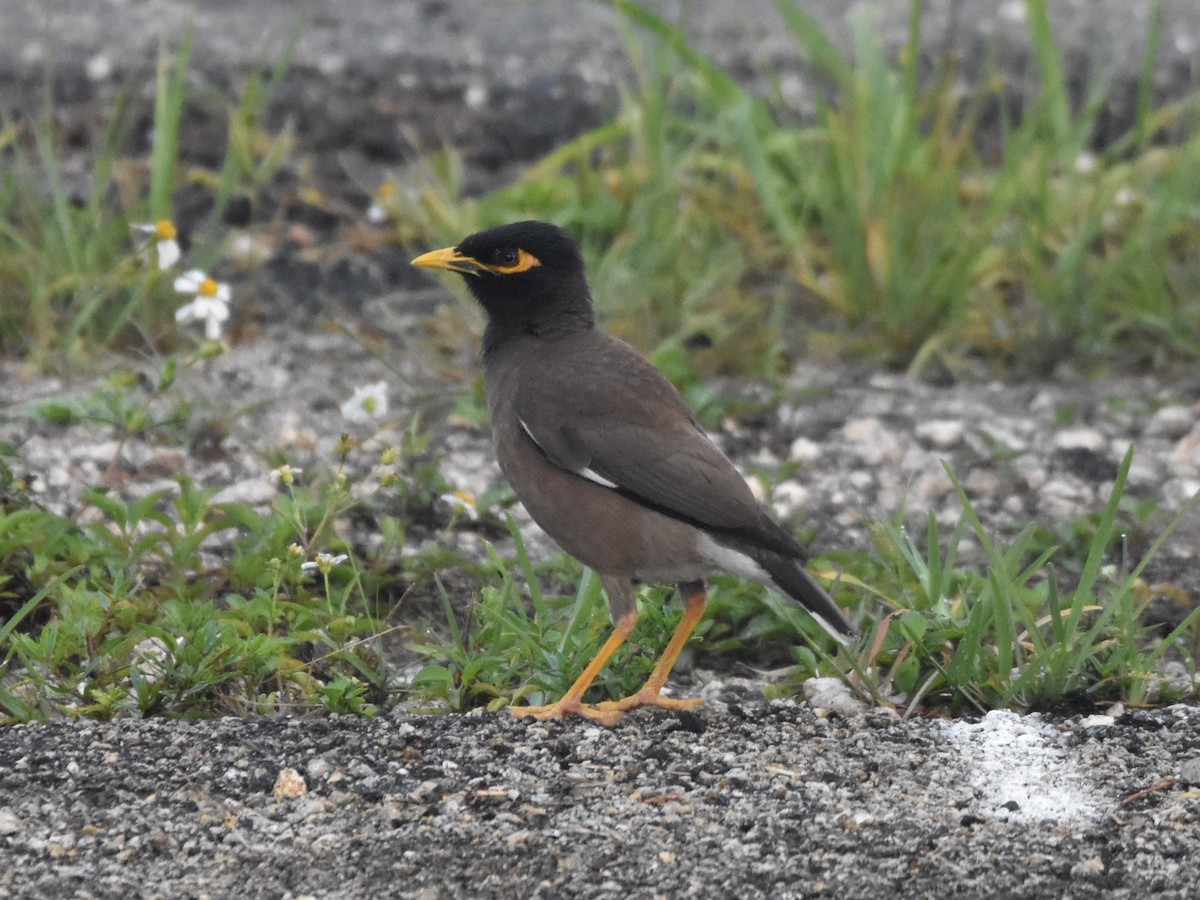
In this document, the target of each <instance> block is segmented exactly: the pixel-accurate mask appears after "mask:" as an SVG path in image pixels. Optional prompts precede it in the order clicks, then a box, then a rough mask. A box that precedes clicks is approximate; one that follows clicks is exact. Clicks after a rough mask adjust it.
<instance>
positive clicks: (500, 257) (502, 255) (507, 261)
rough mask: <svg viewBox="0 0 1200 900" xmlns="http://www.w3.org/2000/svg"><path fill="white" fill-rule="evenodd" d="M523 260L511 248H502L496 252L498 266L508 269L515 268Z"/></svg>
mask: <svg viewBox="0 0 1200 900" xmlns="http://www.w3.org/2000/svg"><path fill="white" fill-rule="evenodd" d="M520 259H521V255H520V254H519V253H518V252H517V251H516V250H514V249H512V248H511V247H502V248H500V249H499V250H497V251H496V265H498V266H503V267H504V268H508V267H509V266H515V265H516V264H517V263H518V262H519V261H520Z"/></svg>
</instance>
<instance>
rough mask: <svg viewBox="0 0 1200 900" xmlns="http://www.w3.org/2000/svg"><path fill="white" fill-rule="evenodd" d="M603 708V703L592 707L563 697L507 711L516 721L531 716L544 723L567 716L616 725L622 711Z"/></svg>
mask: <svg viewBox="0 0 1200 900" xmlns="http://www.w3.org/2000/svg"><path fill="white" fill-rule="evenodd" d="M605 707H606V704H603V703H602V704H598V705H596V706H593V705H592V704H590V703H584V702H583V701H581V700H579V699H578V698H568V697H563V698H562V699H561V700H559V701H557V702H555V703H547V704H546V705H545V706H510V707H509V708H508V711H509V712H510V713H511V714H512V715H513V716H515V717H516V718H518V719H519V718H521V717H523V716H531V717H532V718H535V719H538V720H539V721H545V720H546V719H565V718H566V717H567V716H570V715H576V716H583V717H584V718H585V719H591V720H592V721H593V722H599V723H600V724H601V725H608V726H613V725H616V724H617V722H619V721H620V720H621V713H622V711H621V710H615V709H613V710H610V709H607V708H605Z"/></svg>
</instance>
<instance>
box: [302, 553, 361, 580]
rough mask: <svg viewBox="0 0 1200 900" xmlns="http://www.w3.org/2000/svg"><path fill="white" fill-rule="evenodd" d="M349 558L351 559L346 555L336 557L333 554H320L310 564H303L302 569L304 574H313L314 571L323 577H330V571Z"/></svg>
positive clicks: (341, 554)
mask: <svg viewBox="0 0 1200 900" xmlns="http://www.w3.org/2000/svg"><path fill="white" fill-rule="evenodd" d="M349 558H350V557H349V556H347V555H346V554H345V553H339V554H338V555H337V556H334V555H333V554H332V553H318V554H317V555H316V557H315V558H314V559H312V560H310V561H309V562H306V563H301V564H300V569H301V571H304V572H312V571H313V570H317V571H319V572H320V573H321V574H322V575H328V574H329V571H330V569H332V568H333V567H334V566H336V565H340V564H341V563H344V562H345V561H346V560H348V559H349Z"/></svg>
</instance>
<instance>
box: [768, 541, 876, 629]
mask: <svg viewBox="0 0 1200 900" xmlns="http://www.w3.org/2000/svg"><path fill="white" fill-rule="evenodd" d="M753 555H754V559H755V562H757V563H758V564H759V565H760V566H762V567H763V569H765V570H766V572H767V574H768V575H770V576H771V581H772V582H773V583H774V586H775V588H776V589H777V590H778V591H779V592H780V593H782V594H787V595H788V596H789V597H791V598H792V599H793V600H795V601H796V602H798V603H799V604H800V605H801V606H803V607H804V608H805V609H807V610H808V611H809V612H810V613H812V615H813V618H814V619H816V620H817V621H818V622H820V623H821V625H822V627H824V629H825V630H826V631H828V632H829V633H830V634H831V635H833V636H834V638H836V639H837V640H838V641H839V642H840V643H842V644H848V643H849V642H850V639H852V638H855V637H858V632H857V631H856V630H855V629H854V626H853V625H851V624H850V623H849V622H847V621H846V617H845V616H844V615H842V611H841V610H840V609H838V605H837V604H836V603H834V602H833V598H832V597H830V596H829V595H828V594H827V593H825V589H824V588H823V587H821V585H820V584H818V583H817V580H816V579H815V578H813V577H812V576H811V575H810V574H808V572H807V571H805V569H804V566H802V565H801V564H800V563H799V562H798V561H797V560H794V559H790V558H789V557H786V556H780V555H779V554H778V553H772V552H770V551H769V550H767V551H764V550H759V551H758V552H756V553H754V554H753Z"/></svg>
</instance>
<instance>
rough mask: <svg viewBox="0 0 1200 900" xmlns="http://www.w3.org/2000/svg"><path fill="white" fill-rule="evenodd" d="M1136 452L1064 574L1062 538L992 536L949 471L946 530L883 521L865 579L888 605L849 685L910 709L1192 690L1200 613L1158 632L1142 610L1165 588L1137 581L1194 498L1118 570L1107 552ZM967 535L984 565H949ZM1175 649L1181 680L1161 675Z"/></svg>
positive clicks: (1141, 699) (1114, 541)
mask: <svg viewBox="0 0 1200 900" xmlns="http://www.w3.org/2000/svg"><path fill="white" fill-rule="evenodd" d="M1132 458H1133V448H1132V447H1131V448H1130V450H1129V452H1128V453H1127V454H1126V456H1125V459H1124V461H1123V462H1122V464H1121V467H1120V470H1119V472H1118V474H1117V477H1116V481H1115V482H1114V484H1113V489H1112V492H1111V494H1110V496H1109V500H1108V502H1107V503H1106V505H1105V508H1104V510H1103V511H1102V512H1100V513H1099V516H1098V518H1096V519H1095V521H1094V522H1091V523H1089V528H1090V529H1091V537H1090V540H1089V541H1088V546H1087V549H1086V554H1085V556H1084V558H1083V560H1082V567H1081V569H1080V570H1079V571H1078V572H1076V573H1074V574H1073V575H1071V576H1070V579H1069V580H1067V579H1064V578H1063V572H1061V571H1060V570H1059V569H1058V568H1057V567H1056V565H1055V564H1054V560H1055V556H1056V554H1057V553H1058V550H1059V548H1058V547H1056V546H1050V547H1044V546H1043V542H1042V541H1041V539H1040V538H1039V536H1038V532H1039V529H1038V527H1037V526H1036V525H1035V524H1032V523H1031V524H1030V525H1028V526H1026V527H1025V528H1023V529H1022V530H1021V531H1020V532H1019V533H1018V534H1017V535H1016V536H1015V537H1013V538H1012V539H1011V540H1010V541H1008V542H1006V543H1005V544H1001V543H1000V542H998V541H997V540H996V539H995V538H994V537H993V536H992V535H991V534H989V533H988V531H987V529H986V528H985V527H984V526H983V524H982V522H981V521H980V520H979V517H978V516H977V515H976V513H975V510H974V508H973V507H972V505H971V502H970V499H969V498H968V497H967V494H966V491H965V490H964V489H963V487H962V485H961V484H960V483H959V481H958V479H957V478H956V477H955V475H954V473H953V471H951V470H949V468H947V474H948V476H949V477H950V479H951V481H952V482H953V484H954V488H955V491H956V493H957V495H958V500H959V503H960V504H961V509H962V516H961V518H959V519H958V521H957V522H956V524H955V526H954V528H953V529H952V530H951V532H950V534H949V535H948V536H945V537H943V529H942V528H941V527H940V526H939V525H938V523H937V521H936V520H935V518H934V517H933V515H932V514H931V515H930V517H929V522H928V530H927V533H926V535H925V536H924V542H923V543H918V542H917V541H916V540H915V539H914V538H913V537H912V536H911V535H909V534H908V532H907V531H906V530H905V529H903V528H902V527H899V526H897V525H895V524H892V523H882V524H881V525H880V526H879V528H878V530H877V545H878V548H879V552H880V554H881V557H882V560H883V562H884V567H883V568H882V569H878V570H876V571H875V572H873V576H872V582H873V583H874V584H875V585H876V587H875V589H874V590H875V592H876V593H877V596H879V597H880V598H881V599H882V600H883V602H884V603H885V604H886V605H887V606H889V607H890V608H891V611H890V612H889V613H888V614H887V615H886V616H884V617H883V618H881V619H880V620H879V622H878V623H876V625H875V627H874V629H873V631H872V633H871V634H870V636H869V638H868V640H867V641H866V650H865V651H864V652H863V654H862V656H861V657H860V659H858V660H857V661H855V663H854V665H853V666H852V669H853V672H852V673H849V674H847V678H848V679H849V680H850V682H851V683H852V684H855V685H857V686H859V687H861V688H863V689H864V690H865V691H866V692H867V693H869V694H871V695H872V696H873V697H874V698H875V699H876V700H877V701H879V702H882V703H885V704H889V705H897V706H901V707H903V708H906V709H907V711H908V712H909V713H912V712H916V711H919V710H922V709H929V708H945V709H951V710H956V709H961V708H964V707H966V708H971V709H974V710H976V711H979V712H984V711H987V710H990V709H997V708H1014V709H1020V710H1029V709H1046V708H1050V707H1053V706H1055V705H1056V704H1058V703H1061V702H1063V701H1064V700H1065V699H1067V698H1068V697H1071V696H1074V695H1080V694H1081V695H1085V696H1087V697H1089V698H1091V699H1092V700H1093V701H1097V702H1099V701H1112V702H1116V701H1120V702H1126V703H1133V704H1142V703H1147V702H1167V701H1169V700H1172V699H1185V698H1193V697H1195V696H1196V693H1197V683H1196V682H1195V679H1194V676H1195V673H1196V653H1197V651H1198V650H1200V609H1196V610H1193V611H1192V612H1191V613H1190V614H1189V615H1188V616H1187V617H1186V618H1185V619H1184V620H1183V621H1182V622H1181V623H1180V624H1179V625H1178V626H1177V627H1175V628H1174V629H1173V630H1171V631H1170V633H1168V634H1165V635H1162V634H1158V633H1156V631H1155V630H1154V629H1153V628H1151V627H1150V626H1147V625H1144V624H1143V619H1142V614H1143V613H1144V612H1145V610H1146V608H1147V606H1148V605H1149V604H1150V602H1151V600H1152V599H1153V597H1154V595H1155V594H1156V593H1157V592H1160V591H1162V590H1164V589H1165V586H1155V587H1151V586H1149V585H1147V584H1146V583H1145V581H1144V580H1143V579H1142V574H1143V572H1144V571H1145V568H1146V566H1147V565H1148V564H1149V563H1150V562H1151V560H1152V559H1153V557H1154V555H1155V554H1156V553H1157V552H1158V550H1159V548H1160V547H1161V546H1162V545H1163V543H1164V542H1165V541H1166V540H1167V538H1168V537H1169V536H1170V535H1171V533H1172V532H1173V531H1174V530H1175V529H1176V528H1177V527H1178V525H1179V523H1180V522H1181V521H1182V520H1183V519H1184V518H1185V517H1186V516H1188V515H1190V514H1191V513H1192V512H1193V511H1195V509H1196V508H1197V507H1198V506H1200V496H1197V497H1195V498H1193V499H1192V500H1191V501H1190V502H1189V503H1187V504H1185V506H1184V507H1183V508H1182V509H1180V511H1179V512H1178V513H1177V514H1176V516H1175V517H1174V518H1173V519H1172V520H1171V522H1170V523H1169V524H1168V525H1167V526H1166V527H1165V528H1164V530H1163V531H1162V533H1161V534H1160V535H1159V536H1158V537H1157V539H1156V540H1155V541H1154V542H1153V543H1152V544H1151V545H1150V547H1149V548H1148V550H1147V552H1146V554H1145V555H1144V556H1143V557H1142V559H1141V560H1140V561H1139V562H1138V563H1137V565H1135V566H1134V567H1133V568H1132V569H1130V570H1129V571H1124V570H1123V569H1122V568H1120V567H1118V566H1117V565H1116V564H1114V563H1113V562H1111V561H1110V560H1111V559H1112V557H1113V554H1114V551H1117V550H1120V549H1122V548H1123V546H1124V535H1123V534H1122V532H1121V530H1120V528H1119V525H1118V522H1119V516H1118V513H1119V510H1120V509H1121V507H1122V504H1123V502H1124V499H1125V481H1126V478H1127V476H1128V473H1129V466H1130V463H1131V461H1132ZM967 533H970V534H971V535H972V536H973V537H974V539H975V540H976V541H977V542H978V544H979V546H980V547H981V548H982V549H983V552H984V554H985V556H986V559H987V564H986V567H985V568H984V570H983V571H977V570H973V569H964V568H961V567H959V566H958V565H957V564H956V548H957V547H958V546H959V543H960V541H961V540H962V538H963V537H964V535H965V534H967ZM889 583H890V585H891V586H890V587H887V586H886V585H888V584H889ZM1172 658H1180V659H1182V660H1184V661H1186V663H1187V665H1188V668H1189V669H1190V671H1191V674H1192V676H1193V677H1192V679H1191V680H1187V681H1185V682H1184V683H1178V684H1177V683H1173V682H1172V681H1171V679H1170V678H1169V677H1168V676H1167V675H1166V674H1164V670H1163V663H1164V661H1165V660H1168V659H1172Z"/></svg>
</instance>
